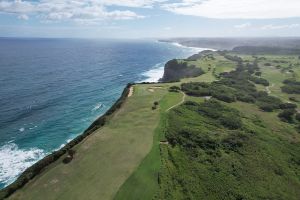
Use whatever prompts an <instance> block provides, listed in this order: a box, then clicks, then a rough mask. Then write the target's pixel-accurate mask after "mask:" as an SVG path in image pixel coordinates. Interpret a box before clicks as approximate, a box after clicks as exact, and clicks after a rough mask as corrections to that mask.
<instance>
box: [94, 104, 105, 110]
mask: <svg viewBox="0 0 300 200" xmlns="http://www.w3.org/2000/svg"><path fill="white" fill-rule="evenodd" d="M102 106H103V105H102V103H98V104H97V105H96V106H95V107H94V108H93V109H92V111H96V110H98V109H100V108H101V107H102Z"/></svg>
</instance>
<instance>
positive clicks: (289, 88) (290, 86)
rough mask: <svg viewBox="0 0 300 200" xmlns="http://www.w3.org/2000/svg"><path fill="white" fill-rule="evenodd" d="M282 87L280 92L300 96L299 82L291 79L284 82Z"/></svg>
mask: <svg viewBox="0 0 300 200" xmlns="http://www.w3.org/2000/svg"><path fill="white" fill-rule="evenodd" d="M283 83H284V84H285V85H284V86H282V87H281V90H282V92H285V93H288V94H300V82H299V81H296V80H292V79H287V80H284V81H283Z"/></svg>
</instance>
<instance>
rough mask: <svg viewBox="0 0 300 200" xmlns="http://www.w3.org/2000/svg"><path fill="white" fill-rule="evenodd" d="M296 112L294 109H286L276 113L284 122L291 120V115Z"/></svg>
mask: <svg viewBox="0 0 300 200" xmlns="http://www.w3.org/2000/svg"><path fill="white" fill-rule="evenodd" d="M295 113H296V110H295V109H286V110H283V111H282V112H281V113H279V114H278V117H279V118H280V119H281V120H282V121H284V122H289V123H291V122H293V116H294V114H295Z"/></svg>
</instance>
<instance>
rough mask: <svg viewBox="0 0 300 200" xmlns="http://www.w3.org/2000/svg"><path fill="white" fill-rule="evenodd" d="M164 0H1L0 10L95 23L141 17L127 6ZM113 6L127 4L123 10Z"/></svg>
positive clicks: (20, 15)
mask: <svg viewBox="0 0 300 200" xmlns="http://www.w3.org/2000/svg"><path fill="white" fill-rule="evenodd" d="M164 1H165V0H119V1H117V0H85V1H83V0H40V1H23V0H15V1H8V0H4V1H1V2H0V12H2V13H10V14H16V15H17V16H18V18H20V19H28V15H35V16H38V17H39V18H40V19H41V21H44V22H51V21H63V20H72V21H75V22H78V21H80V22H81V23H83V22H86V23H89V22H91V23H96V22H99V21H103V20H129V19H140V18H144V16H142V15H139V14H137V13H135V12H133V11H130V10H128V8H132V7H143V8H151V7H153V6H154V5H155V4H156V3H160V2H164ZM112 6H119V7H126V8H125V9H124V10H123V9H122V10H119V9H114V8H113V7H112Z"/></svg>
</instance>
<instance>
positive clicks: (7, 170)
mask: <svg viewBox="0 0 300 200" xmlns="http://www.w3.org/2000/svg"><path fill="white" fill-rule="evenodd" d="M44 156H45V152H44V151H43V150H41V149H37V148H30V149H20V148H19V147H18V146H17V145H16V144H15V143H7V144H5V145H4V146H2V147H0V182H1V183H3V184H4V185H5V186H7V185H8V184H10V183H12V182H13V181H14V180H15V179H16V178H17V177H18V175H20V173H22V172H23V171H25V170H26V169H27V168H28V167H30V166H31V165H33V164H34V163H35V162H37V161H38V160H40V159H41V158H43V157H44Z"/></svg>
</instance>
